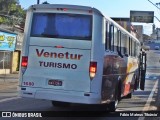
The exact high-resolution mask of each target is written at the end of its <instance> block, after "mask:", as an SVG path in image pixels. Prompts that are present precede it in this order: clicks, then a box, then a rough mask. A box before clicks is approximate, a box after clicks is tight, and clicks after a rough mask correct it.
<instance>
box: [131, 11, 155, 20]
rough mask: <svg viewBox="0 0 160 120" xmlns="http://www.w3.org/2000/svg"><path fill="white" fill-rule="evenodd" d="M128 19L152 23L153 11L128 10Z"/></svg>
mask: <svg viewBox="0 0 160 120" xmlns="http://www.w3.org/2000/svg"><path fill="white" fill-rule="evenodd" d="M130 21H131V22H141V23H153V22H154V12H153V11H130Z"/></svg>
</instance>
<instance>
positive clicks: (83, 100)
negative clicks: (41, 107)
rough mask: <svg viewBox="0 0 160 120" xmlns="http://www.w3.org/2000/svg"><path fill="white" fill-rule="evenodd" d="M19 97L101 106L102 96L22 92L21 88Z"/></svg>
mask: <svg viewBox="0 0 160 120" xmlns="http://www.w3.org/2000/svg"><path fill="white" fill-rule="evenodd" d="M23 88H24V87H23ZM85 94H87V95H85ZM19 95H20V96H21V97H27V98H35V99H45V100H54V101H62V102H70V103H80V104H101V96H100V95H98V94H96V93H84V92H76V91H64V90H53V89H36V88H26V90H21V88H20V90H19Z"/></svg>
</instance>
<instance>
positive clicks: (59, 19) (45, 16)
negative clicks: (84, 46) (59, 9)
mask: <svg viewBox="0 0 160 120" xmlns="http://www.w3.org/2000/svg"><path fill="white" fill-rule="evenodd" d="M31 28H32V29H31V37H48V38H64V39H77V40H91V39H92V16H91V15H80V14H59V13H34V14H33V21H32V27H31Z"/></svg>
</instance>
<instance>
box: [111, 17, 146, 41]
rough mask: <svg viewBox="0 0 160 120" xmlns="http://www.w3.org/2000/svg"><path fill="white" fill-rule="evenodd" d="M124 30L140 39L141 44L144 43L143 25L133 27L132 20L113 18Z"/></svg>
mask: <svg viewBox="0 0 160 120" xmlns="http://www.w3.org/2000/svg"><path fill="white" fill-rule="evenodd" d="M112 19H113V20H114V21H116V22H117V23H118V24H119V25H121V26H122V27H123V28H124V29H126V30H127V31H128V32H130V33H131V34H132V35H133V36H135V37H136V38H137V39H139V41H140V42H143V26H142V25H132V24H131V22H130V18H112Z"/></svg>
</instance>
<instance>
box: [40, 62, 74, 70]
mask: <svg viewBox="0 0 160 120" xmlns="http://www.w3.org/2000/svg"><path fill="white" fill-rule="evenodd" d="M39 65H40V67H53V68H65V69H77V65H76V64H66V63H56V62H44V61H39Z"/></svg>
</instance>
